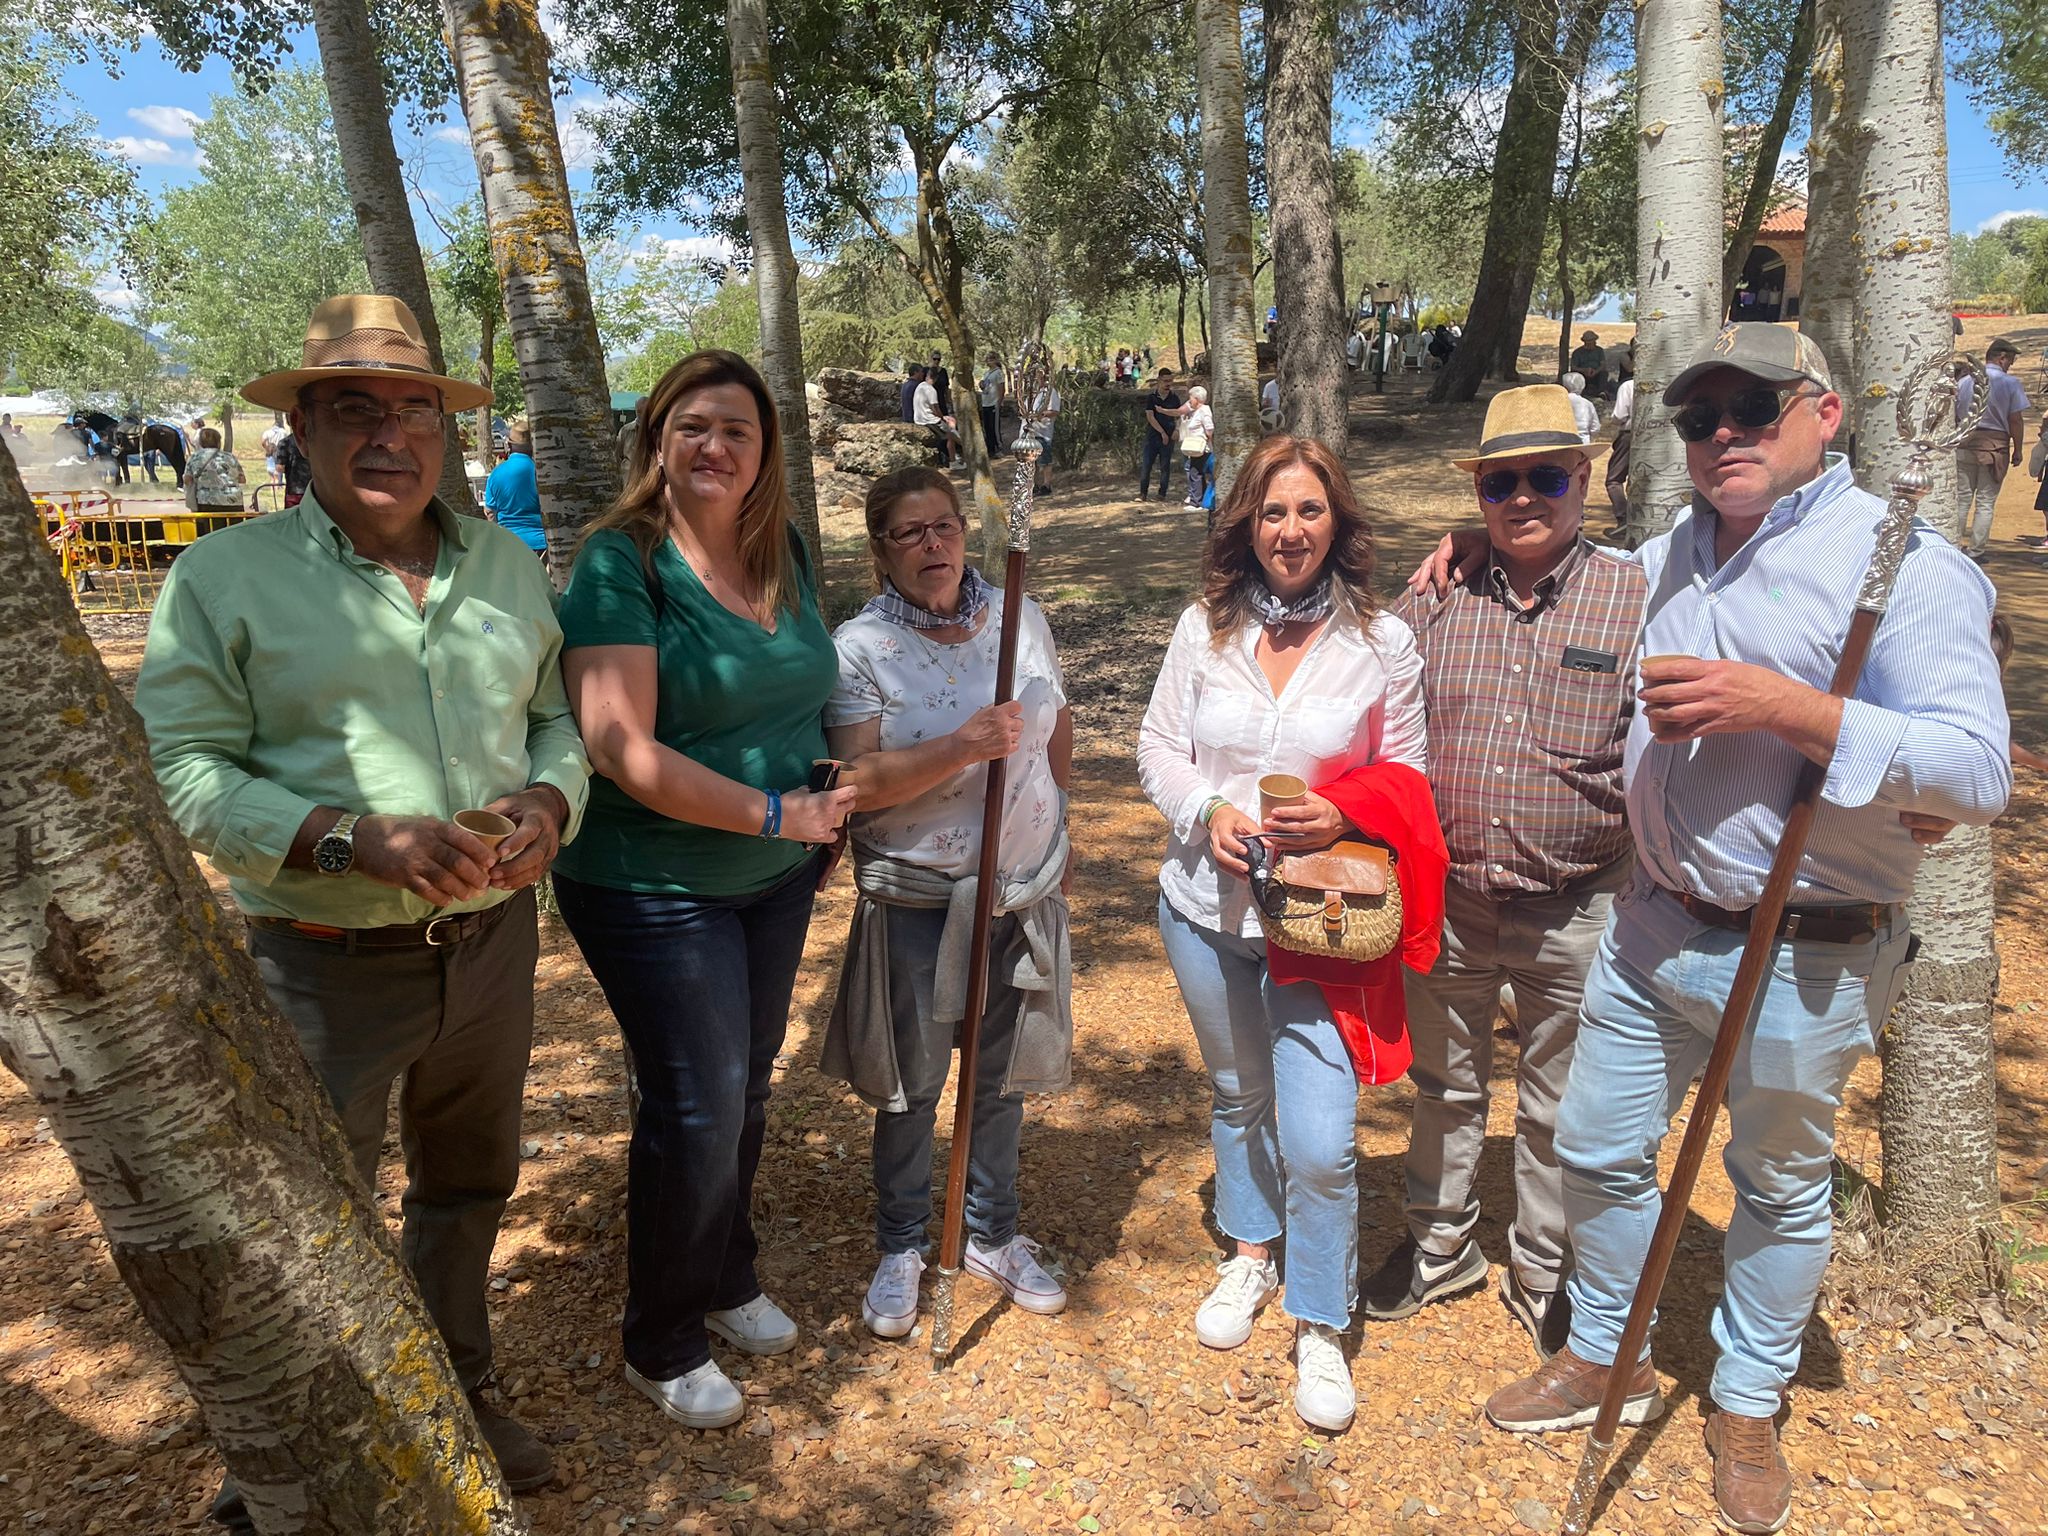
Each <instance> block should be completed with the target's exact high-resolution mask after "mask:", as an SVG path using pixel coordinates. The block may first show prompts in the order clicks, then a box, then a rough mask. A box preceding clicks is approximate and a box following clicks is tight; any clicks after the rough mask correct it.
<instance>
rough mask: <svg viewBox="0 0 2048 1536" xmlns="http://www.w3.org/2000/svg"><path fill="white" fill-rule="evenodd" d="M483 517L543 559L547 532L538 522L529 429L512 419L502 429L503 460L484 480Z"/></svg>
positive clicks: (517, 418)
mask: <svg viewBox="0 0 2048 1536" xmlns="http://www.w3.org/2000/svg"><path fill="white" fill-rule="evenodd" d="M484 516H486V517H488V518H490V519H491V520H492V521H493V522H495V523H496V524H497V525H498V526H499V527H500V528H503V529H505V530H506V531H507V532H508V533H516V534H518V535H519V542H520V543H522V544H524V545H525V546H526V547H527V548H528V549H530V550H532V551H533V552H534V553H535V554H537V555H540V556H541V557H542V558H546V556H547V552H548V536H547V530H546V529H544V528H543V527H542V526H541V520H540V486H539V485H538V484H537V483H536V481H535V480H534V474H533V428H532V427H531V426H530V425H529V424H528V423H527V420H526V418H525V417H524V416H515V417H513V418H512V420H511V422H510V423H509V424H508V425H507V426H506V428H505V458H504V461H503V462H502V463H500V464H499V465H498V467H497V468H496V469H494V470H492V471H491V474H490V478H489V479H487V480H486V481H484Z"/></svg>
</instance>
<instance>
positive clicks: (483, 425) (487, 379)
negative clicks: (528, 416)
mask: <svg viewBox="0 0 2048 1536" xmlns="http://www.w3.org/2000/svg"><path fill="white" fill-rule="evenodd" d="M476 323H477V333H478V336H479V338H480V340H479V342H478V345H477V365H476V381H477V383H479V384H481V385H482V386H483V387H484V388H485V389H494V388H496V387H497V381H498V367H497V361H498V316H497V312H496V311H494V310H485V311H484V312H483V313H482V314H480V315H478V316H477V317H476ZM495 408H496V402H495V401H491V400H486V401H485V402H484V403H483V404H482V405H480V406H478V407H477V408H476V459H477V462H478V463H479V464H481V465H483V466H484V471H485V473H486V474H488V473H489V472H490V471H491V470H493V469H495V468H497V464H498V457H497V454H496V453H495V452H494V445H493V444H492V442H491V416H492V414H493V412H494V410H495Z"/></svg>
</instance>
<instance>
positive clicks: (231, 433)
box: [220, 395, 235, 453]
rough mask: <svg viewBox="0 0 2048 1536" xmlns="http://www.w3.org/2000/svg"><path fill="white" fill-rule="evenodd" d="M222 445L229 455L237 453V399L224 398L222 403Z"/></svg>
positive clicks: (227, 396)
mask: <svg viewBox="0 0 2048 1536" xmlns="http://www.w3.org/2000/svg"><path fill="white" fill-rule="evenodd" d="M220 445H221V447H223V448H225V449H226V450H227V451H228V452H229V453H233V452H234V451H235V397H234V396H233V395H226V396H223V397H222V399H221V402H220Z"/></svg>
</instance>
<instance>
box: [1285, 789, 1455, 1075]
mask: <svg viewBox="0 0 2048 1536" xmlns="http://www.w3.org/2000/svg"><path fill="white" fill-rule="evenodd" d="M1315 792H1316V793H1317V794H1319V795H1321V796H1322V797H1323V798H1324V799H1325V800H1327V801H1329V802H1330V803H1331V804H1332V805H1334V806H1336V807H1337V809H1338V810H1340V811H1342V812H1343V813H1344V814H1345V816H1347V817H1348V818H1349V819H1350V821H1351V824H1352V825H1353V826H1355V827H1356V828H1358V830H1359V831H1361V832H1363V833H1365V834H1366V835H1367V836H1368V837H1371V838H1374V839H1377V840H1378V841H1380V842H1383V843H1385V844H1387V845H1388V846H1389V847H1391V848H1392V849H1393V850H1394V874H1395V878H1396V879H1397V880H1399V881H1400V884H1401V942H1400V944H1399V945H1398V946H1396V947H1395V949H1394V950H1393V952H1392V953H1390V954H1388V955H1387V956H1386V957H1385V958H1383V959H1380V960H1374V961H1370V962H1367V963H1359V962H1357V961H1351V960H1327V959H1323V958H1321V957H1320V956H1315V955H1297V954H1295V953H1293V952H1292V951H1290V950H1285V949H1278V948H1275V947H1274V946H1273V945H1271V944H1268V945H1267V946H1266V969H1267V971H1268V973H1269V974H1270V975H1271V976H1272V978H1273V980H1274V981H1276V982H1290V981H1313V982H1315V983H1316V984H1317V985H1319V986H1320V987H1321V988H1322V989H1323V996H1324V997H1325V998H1327V999H1328V1000H1329V1004H1330V1011H1331V1013H1332V1015H1333V1016H1334V1017H1335V1019H1336V1021H1337V1030H1338V1033H1340V1034H1341V1035H1343V1037H1344V1044H1345V1046H1346V1047H1347V1048H1348V1049H1349V1050H1350V1052H1351V1065H1352V1067H1353V1068H1354V1069H1356V1071H1357V1073H1358V1076H1359V1080H1360V1081H1362V1082H1367V1083H1391V1082H1392V1081H1393V1080H1394V1079H1395V1078H1397V1077H1399V1076H1400V1075H1401V1074H1402V1073H1403V1072H1406V1071H1407V1070H1408V1063H1409V1062H1411V1061H1413V1060H1414V1059H1415V1052H1414V1050H1413V1048H1412V1047H1410V1045H1409V1043H1408V1000H1407V997H1406V994H1405V992H1404V990H1403V985H1402V981H1401V967H1402V966H1404V965H1405V966H1407V967H1408V969H1409V970H1411V971H1427V970H1428V969H1429V968H1430V967H1431V966H1432V965H1435V964H1436V954H1437V946H1438V943H1439V942H1440V941H1441V939H1442V937H1443V926H1444V880H1445V878H1446V877H1447V876H1448V875H1449V874H1450V869H1451V856H1450V852H1449V850H1448V849H1446V848H1445V847H1444V834H1443V828H1442V826H1441V825H1440V824H1439V823H1438V821H1437V814H1436V800H1435V798H1434V797H1433V796H1432V795H1431V794H1430V792H1429V780H1428V779H1426V778H1425V777H1423V775H1422V774H1420V773H1418V772H1416V770H1415V769H1413V768H1410V767H1409V766H1408V765H1407V764H1406V763H1368V764H1366V765H1365V766H1364V767H1362V768H1354V769H1352V770H1351V771H1350V772H1349V773H1347V774H1345V775H1344V776H1343V777H1342V778H1340V779H1335V780H1332V781H1331V782H1330V783H1328V784H1318V785H1317V786H1316V789H1315Z"/></svg>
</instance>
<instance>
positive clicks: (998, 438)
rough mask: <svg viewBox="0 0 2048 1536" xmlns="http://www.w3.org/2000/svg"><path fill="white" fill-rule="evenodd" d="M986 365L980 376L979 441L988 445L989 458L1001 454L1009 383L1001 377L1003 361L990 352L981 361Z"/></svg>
mask: <svg viewBox="0 0 2048 1536" xmlns="http://www.w3.org/2000/svg"><path fill="white" fill-rule="evenodd" d="M982 362H983V363H984V364H986V365H987V368H986V371H985V372H984V373H983V374H982V376H981V440H982V441H983V442H984V443H986V444H988V454H989V457H990V458H992V459H993V458H995V457H996V456H997V455H999V454H1001V453H1002V452H1003V448H1004V443H1003V398H1004V396H1005V395H1006V394H1008V392H1009V381H1008V380H1007V379H1006V378H1004V376H1003V360H1002V358H1001V356H1000V355H998V354H997V353H994V352H991V353H989V354H988V355H987V356H986V357H984V358H983V359H982Z"/></svg>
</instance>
